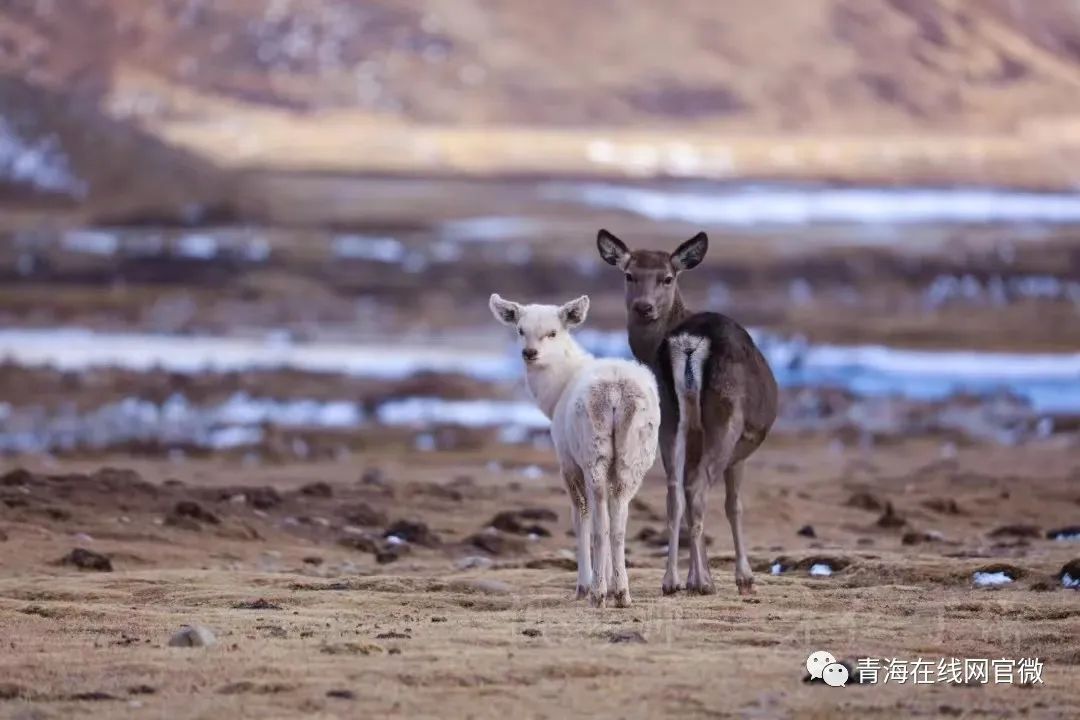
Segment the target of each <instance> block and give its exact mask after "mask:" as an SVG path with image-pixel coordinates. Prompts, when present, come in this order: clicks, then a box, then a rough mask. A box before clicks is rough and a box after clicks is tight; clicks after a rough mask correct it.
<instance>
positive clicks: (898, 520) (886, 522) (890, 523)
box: [877, 502, 907, 528]
mask: <svg viewBox="0 0 1080 720" xmlns="http://www.w3.org/2000/svg"><path fill="white" fill-rule="evenodd" d="M877 524H878V527H883V528H898V527H903V526H904V525H906V524H907V520H905V519H904V518H902V517H900V516H899V515H897V514H896V510H895V509H894V508H893V504H892V503H891V502H886V503H885V512H883V513H882V514H881V517H879V518H878V520H877Z"/></svg>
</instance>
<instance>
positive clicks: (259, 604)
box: [233, 598, 281, 610]
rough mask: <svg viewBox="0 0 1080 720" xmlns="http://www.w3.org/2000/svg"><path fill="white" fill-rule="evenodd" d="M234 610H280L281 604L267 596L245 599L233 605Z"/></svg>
mask: <svg viewBox="0 0 1080 720" xmlns="http://www.w3.org/2000/svg"><path fill="white" fill-rule="evenodd" d="M233 609H234V610H280V609H281V606H280V605H278V604H276V603H272V602H270V601H269V600H267V599H265V598H259V599H258V600H245V601H242V602H238V603H236V604H234V605H233Z"/></svg>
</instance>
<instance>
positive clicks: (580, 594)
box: [574, 585, 589, 600]
mask: <svg viewBox="0 0 1080 720" xmlns="http://www.w3.org/2000/svg"><path fill="white" fill-rule="evenodd" d="M588 596H589V588H587V587H585V586H584V585H578V586H577V590H576V591H575V592H574V599H575V600H584V599H585V598H587V597H588Z"/></svg>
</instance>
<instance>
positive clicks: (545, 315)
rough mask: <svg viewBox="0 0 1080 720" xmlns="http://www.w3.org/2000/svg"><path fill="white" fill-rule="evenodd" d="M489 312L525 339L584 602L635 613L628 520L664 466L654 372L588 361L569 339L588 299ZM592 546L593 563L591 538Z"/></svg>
mask: <svg viewBox="0 0 1080 720" xmlns="http://www.w3.org/2000/svg"><path fill="white" fill-rule="evenodd" d="M489 304H490V306H491V312H492V313H493V314H494V315H495V318H496V319H497V320H498V321H499V322H501V323H502V324H503V325H507V326H509V327H512V328H514V329H515V330H516V331H517V334H518V339H519V344H520V345H521V356H522V358H523V359H524V361H525V376H526V381H527V384H528V386H529V392H530V393H532V396H533V398H534V399H535V400H536V403H537V405H538V406H539V407H540V409H541V410H542V411H543V412H544V414H545V415H547V416H548V418H549V419H550V420H551V439H552V440H553V442H554V444H555V451H556V453H558V456H559V465H560V467H561V469H562V475H563V479H564V480H565V481H566V489H567V490H568V491H569V493H570V500H571V503H572V504H573V515H572V517H573V523H574V532H575V534H576V535H577V563H578V581H577V597H579V598H581V597H584V596H585V595H586V594H588V596H589V600H590V602H591V603H592V604H593V605H594V606H597V607H603V605H604V602H605V599H606V598H607V596H608V593H609V591H610V592H611V595H612V599H613V601H614V604H615V605H616V607H629V606H630V581H629V578H628V577H627V574H626V518H627V515H628V514H629V508H630V500H631V499H633V497H634V495H635V494H636V493H637V491H638V488H639V487H641V481H642V478H644V476H645V473H646V472H647V471H648V470H649V468H650V467H652V464H653V460H654V459H655V457H656V446H657V435H658V432H659V428H660V399H659V393H658V391H657V387H656V380H655V379H654V378H653V374H652V372H651V371H650V370H649V369H648V368H647V367H645V366H644V365H640V364H638V363H636V362H633V361H630V360H619V359H602V358H595V357H593V356H592V355H590V354H589V353H588V352H587V351H586V350H585V349H584V348H582V347H581V345H579V344H578V343H577V341H576V340H574V338H573V337H571V336H570V332H569V330H570V328H573V327H576V326H578V325H580V324H581V323H582V322H584V321H585V314H586V313H587V312H588V310H589V298H588V296H585V295H583V296H581V297H579V298H578V299H577V300H573V301H571V302H568V303H566V304H565V305H563V306H561V307H556V306H554V305H520V304H518V303H516V302H511V301H509V300H503V299H502V298H501V297H499V296H498V295H492V296H491V301H490V303H489ZM590 535H591V537H592V548H591V553H590V547H589V536H590Z"/></svg>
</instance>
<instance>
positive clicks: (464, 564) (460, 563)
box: [454, 555, 495, 570]
mask: <svg viewBox="0 0 1080 720" xmlns="http://www.w3.org/2000/svg"><path fill="white" fill-rule="evenodd" d="M494 564H495V563H494V561H493V560H492V559H491V558H488V557H483V556H482V555H466V556H465V557H463V558H460V559H458V560H457V562H455V563H454V567H455V568H457V569H458V570H487V569H488V568H489V567H491V566H492V565H494Z"/></svg>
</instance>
